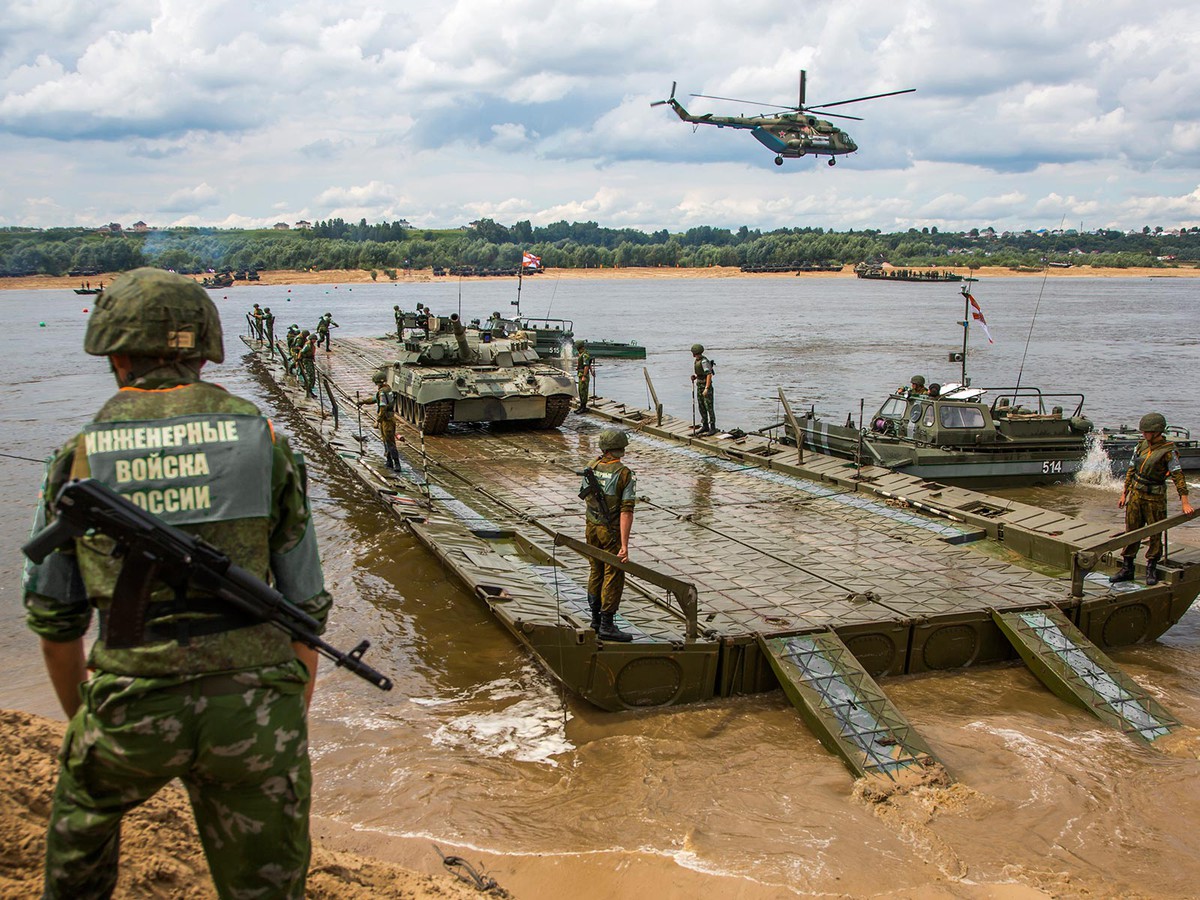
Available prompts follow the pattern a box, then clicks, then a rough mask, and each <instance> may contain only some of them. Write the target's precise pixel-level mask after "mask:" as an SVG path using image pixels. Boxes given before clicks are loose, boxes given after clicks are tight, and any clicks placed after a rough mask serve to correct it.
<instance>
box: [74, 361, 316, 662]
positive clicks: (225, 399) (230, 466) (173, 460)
mask: <svg viewBox="0 0 1200 900" xmlns="http://www.w3.org/2000/svg"><path fill="white" fill-rule="evenodd" d="M273 455H274V447H273V436H272V433H271V425H270V423H269V422H268V421H267V419H265V418H264V417H263V416H262V415H261V414H260V413H259V412H258V410H257V408H256V407H255V406H254V405H253V404H251V403H249V402H248V401H246V400H242V399H240V398H238V397H234V396H232V395H231V394H228V393H227V392H225V391H224V390H223V389H221V388H219V387H217V386H216V385H212V384H208V383H205V382H196V383H193V384H187V385H181V386H179V387H175V388H169V389H166V390H135V389H128V388H126V389H123V390H122V391H121V392H120V393H119V394H118V395H117V396H116V397H114V398H112V399H111V400H110V401H109V402H108V403H107V404H105V406H104V408H103V409H102V410H101V411H100V413H99V414H98V415H97V417H96V420H95V421H93V422H92V423H91V424H89V425H88V426H86V427H85V428H84V430H83V433H82V434H81V435H80V436H79V438H78V441H77V444H76V451H75V457H74V461H73V465H72V468H71V474H72V476H73V477H77V478H83V477H93V478H97V479H99V480H100V481H103V482H104V483H105V484H106V485H108V486H109V487H110V488H112V489H113V490H115V491H117V492H118V493H120V494H122V495H123V496H124V497H125V498H126V499H128V500H130V501H131V502H133V503H135V504H137V505H138V506H140V507H142V508H143V509H145V510H146V511H148V512H150V513H153V514H154V515H156V516H158V517H159V518H161V519H162V520H163V521H165V522H167V523H168V524H170V525H174V526H178V527H181V528H183V529H184V530H186V531H189V532H191V533H193V534H195V535H197V536H198V537H200V538H201V539H203V540H205V541H207V542H208V543H210V544H213V545H214V546H216V547H218V548H220V549H221V550H222V551H224V552H225V553H226V554H227V555H228V556H229V557H230V559H231V560H232V562H233V563H234V564H235V565H238V566H241V567H242V568H244V569H246V570H247V571H248V572H250V573H252V574H253V575H255V576H257V577H259V578H262V579H263V580H264V581H266V580H268V579H269V578H270V573H269V568H270V544H269V539H270V527H271V525H270V522H271V510H272V502H273V500H272V473H273ZM111 550H112V542H111V540H109V539H108V538H106V537H103V536H89V537H84V538H80V539H79V540H77V541H76V552H77V559H78V565H79V572H80V575H81V576H82V580H83V584H84V587H85V589H86V591H87V596H88V599H89V601H90V602H91V603H92V605H94V606H95V607H96V608H97V609H98V610H99V611H100V622H101V633H100V640H98V641H97V642H96V644H95V646H94V647H93V649H92V663H91V664H92V666H93V667H95V668H98V669H101V670H103V671H107V672H115V673H119V674H127V675H141V676H165V675H180V674H196V673H203V672H216V671H229V670H234V669H243V668H248V667H253V666H262V665H274V664H277V663H281V662H286V661H287V660H288V659H290V658H292V656H293V653H292V650H291V646H290V641H289V639H288V637H287V636H286V635H285V634H284V633H283V632H282V631H280V630H278V629H276V628H274V627H273V626H270V625H265V624H258V625H253V624H251V623H250V622H249V621H248V620H246V619H245V618H243V617H241V616H239V615H238V614H237V613H236V612H234V611H233V610H231V609H230V608H229V607H228V606H226V605H225V604H223V603H221V602H219V601H217V600H216V599H215V598H212V597H209V596H206V595H205V594H204V593H203V592H202V591H199V590H188V591H187V593H186V596H185V597H180V596H177V595H176V593H175V592H174V591H173V590H172V589H171V588H170V587H168V586H167V585H165V584H163V583H162V582H155V584H154V588H153V591H152V593H151V602H150V606H149V607H148V608H147V616H146V618H147V623H148V624H147V627H146V629H145V635H144V640H145V643H144V644H142V645H140V646H135V647H131V648H127V649H115V648H109V647H107V646H106V644H105V640H104V638H105V634H106V627H105V626H106V620H107V617H108V616H109V615H110V607H111V605H112V597H113V591H114V588H115V586H116V584H117V579H118V577H119V576H120V574H121V570H122V567H123V566H124V565H127V564H128V565H134V564H138V563H137V561H136V560H130V561H128V562H126V561H125V560H122V559H114V558H113V557H112V555H111ZM143 564H144V563H143Z"/></svg>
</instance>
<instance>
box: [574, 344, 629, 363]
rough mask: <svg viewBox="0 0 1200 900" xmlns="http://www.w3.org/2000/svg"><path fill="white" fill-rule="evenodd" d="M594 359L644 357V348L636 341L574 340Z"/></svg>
mask: <svg viewBox="0 0 1200 900" xmlns="http://www.w3.org/2000/svg"><path fill="white" fill-rule="evenodd" d="M575 343H576V345H577V346H578V345H579V344H583V345H584V346H586V347H587V352H588V353H590V354H592V356H594V357H595V358H596V359H645V358H646V348H645V347H643V346H642V345H641V344H639V343H638V342H637V341H576V342H575Z"/></svg>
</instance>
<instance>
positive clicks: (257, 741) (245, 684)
mask: <svg viewBox="0 0 1200 900" xmlns="http://www.w3.org/2000/svg"><path fill="white" fill-rule="evenodd" d="M183 371H184V367H178V366H177V367H164V368H163V369H158V370H154V371H153V372H151V373H149V374H147V375H146V376H144V377H143V378H140V379H137V380H135V381H134V383H133V386H132V387H127V388H123V389H122V390H121V391H120V392H119V393H118V394H117V395H116V396H114V397H113V398H112V399H111V400H109V401H108V403H107V404H105V406H104V407H103V409H101V411H100V413H99V414H98V415H97V417H96V419H95V421H94V422H93V423H92V424H90V425H89V426H87V428H86V429H85V430H84V432H83V434H81V435H79V436H78V438H76V439H73V440H72V441H70V442H69V443H68V444H67V445H66V446H65V447H64V448H63V449H62V450H61V451H60V452H59V453H58V455H56V456H55V457H54V459H53V460H52V461H51V463H50V465H49V468H48V470H47V478H46V483H45V484H44V486H43V493H42V497H41V502H39V504H38V514H37V517H36V520H35V527H41V526H42V525H43V524H45V522H46V521H47V520H48V519H50V518H51V517H52V515H53V511H52V510H51V509H50V508H49V507H48V505H47V503H48V501H49V500H50V499H51V498H53V497H54V496H56V494H57V491H58V488H59V487H60V486H61V485H62V484H63V483H65V482H66V481H67V480H68V479H69V478H73V477H75V478H81V477H95V478H98V479H100V480H101V481H103V482H105V483H106V484H108V485H109V486H110V487H112V488H114V489H115V490H118V491H119V492H121V493H122V494H124V495H125V496H126V497H128V498H129V499H131V500H132V501H133V502H135V503H137V504H138V505H140V506H143V507H144V508H146V509H147V510H149V511H150V512H153V513H155V514H156V515H160V516H161V517H162V518H163V519H164V520H165V521H167V522H168V523H169V524H172V525H176V526H178V527H182V528H184V529H185V530H187V531H189V532H191V533H193V534H195V535H197V536H198V537H200V538H202V539H204V540H206V541H208V542H210V543H212V544H214V545H216V546H218V547H220V548H221V549H223V550H224V551H225V552H226V553H228V554H229V556H230V557H231V559H232V561H233V562H234V563H235V564H237V565H239V566H242V567H244V568H245V569H247V570H248V571H249V572H251V573H253V574H255V575H257V576H258V577H260V578H262V579H264V580H270V581H273V583H274V584H275V586H276V587H277V588H278V589H279V590H280V592H281V593H283V594H284V596H286V597H287V598H288V599H289V600H290V601H292V602H293V603H295V604H296V605H297V606H299V607H300V608H301V609H303V610H304V611H305V612H307V613H308V614H310V615H311V616H313V617H314V618H316V619H317V621H318V622H320V623H321V627H322V629H323V628H324V622H325V618H326V616H327V615H328V611H329V604H330V598H329V595H328V594H327V593H326V592H325V589H324V582H323V578H322V575H321V567H320V560H319V558H318V554H317V545H316V537H315V533H314V531H313V528H312V523H311V520H310V517H309V510H308V501H307V499H306V497H305V487H304V479H303V473H302V470H301V464H300V462H299V461H298V460H297V458H296V457H294V456H293V455H292V453H291V451H290V449H289V448H288V445H287V441H286V440H285V439H284V438H283V437H282V436H280V435H275V434H274V433H273V430H272V429H271V426H270V423H269V422H268V421H267V420H266V419H265V418H263V417H262V415H261V414H260V413H259V411H258V409H257V408H256V407H255V406H254V405H253V404H251V403H249V402H248V401H245V400H242V399H240V398H238V397H234V396H232V395H230V394H228V393H226V392H225V391H224V390H223V389H221V388H219V387H217V386H216V385H212V384H208V383H206V382H201V381H196V380H194V379H190V380H189V379H187V378H186V377H184V376H183V375H182V374H181V373H182V372H183ZM111 549H112V542H111V541H110V540H109V539H108V538H105V537H103V536H91V537H84V538H80V539H78V540H77V541H76V542H75V547H74V548H73V550H63V551H59V552H56V553H52V554H50V555H49V556H48V557H47V558H46V560H45V561H44V562H43V563H41V564H40V565H34V564H32V563H29V564H27V566H26V577H25V593H24V600H25V606H26V609H27V621H28V624H29V627H30V628H31V629H32V630H33V631H34V632H36V633H37V634H38V635H39V636H41V637H42V638H44V639H46V640H49V641H58V642H70V641H74V640H77V639H79V638H81V637H82V636H83V635H84V634H85V633H86V632H87V630H88V627H89V624H90V622H91V618H92V611H93V609H96V610H98V611H99V616H100V623H101V625H100V637H99V639H98V640H97V641H96V642H95V644H94V645H93V647H92V650H91V655H90V657H89V660H88V667H89V669H91V670H92V677H91V678H90V679H89V680H88V681H87V682H85V683H84V684H83V685H82V686H81V689H80V695H81V698H82V701H83V702H82V706H81V707H80V708H79V710H78V712H77V713H76V714H75V716H74V717H73V718H72V720H71V722H70V724H69V726H68V729H67V735H66V740H65V742H64V746H63V751H62V754H61V757H60V762H61V768H60V773H59V780H58V785H57V788H56V790H55V795H54V806H53V809H52V810H51V816H50V829H49V833H48V837H47V851H46V894H45V896H46V897H52V898H56V897H72V898H77V897H107V896H109V894H110V893H111V891H112V889H113V886H114V885H115V883H116V877H117V862H118V846H119V834H120V825H121V817H122V815H123V814H124V813H125V812H127V811H129V810H131V809H133V808H135V807H136V806H138V805H139V804H140V803H141V802H143V801H144V800H146V799H147V798H149V797H150V796H151V795H153V794H154V793H155V792H156V791H157V790H158V789H159V788H161V787H163V786H164V785H165V784H167V782H169V781H170V780H171V779H173V778H179V779H181V780H182V781H183V783H184V785H185V786H186V787H187V790H188V793H189V795H190V797H191V800H192V806H193V810H194V812H195V816H196V822H197V826H198V830H199V834H200V839H201V841H202V843H203V846H204V851H205V855H206V856H207V858H208V863H209V867H210V870H211V872H212V876H213V880H214V882H215V884H216V887H217V891H218V893H219V894H220V896H221V897H296V898H299V897H303V896H304V884H305V877H306V872H307V867H308V858H309V852H310V843H309V834H308V812H309V805H310V798H311V774H310V770H309V760H308V748H307V727H306V723H305V709H304V689H305V684H306V683H307V681H308V674H307V672H306V670H305V668H304V665H303V664H302V663H301V662H300V661H299V660H298V659H297V658H296V656H295V653H294V651H293V649H292V646H291V642H290V638H289V637H288V635H286V634H285V633H284V632H282V631H280V630H279V629H277V628H274V627H273V626H271V625H266V624H259V625H250V626H246V625H244V623H242V622H233V623H231V622H230V620H229V618H228V614H222V613H221V612H218V611H216V610H214V609H213V608H212V607H211V605H206V603H205V597H204V595H203V593H202V592H200V591H189V592H188V595H187V598H186V600H185V601H184V603H185V608H184V609H183V610H182V612H181V610H180V609H179V608H178V607H177V606H176V605H175V599H176V598H175V597H174V593H173V592H172V591H171V590H170V589H169V588H166V587H165V586H164V585H161V583H160V584H159V585H158V587H157V588H156V590H155V591H154V593H153V594H152V597H151V599H152V602H151V605H150V607H149V611H148V615H147V626H146V631H145V638H146V643H144V644H142V645H140V646H136V647H133V648H129V649H113V648H108V647H107V646H106V645H105V634H106V620H107V617H108V614H109V608H110V606H111V604H112V594H113V590H114V587H115V584H116V580H117V576H118V574H119V573H120V569H121V565H122V562H121V560H118V559H114V558H113V557H112V556H111V555H110V552H111ZM213 602H214V601H212V600H211V599H210V600H208V604H212V603H213ZM185 620H186V621H187V623H188V624H187V625H186V626H183V625H181V624H180V623H181V622H183V621H185Z"/></svg>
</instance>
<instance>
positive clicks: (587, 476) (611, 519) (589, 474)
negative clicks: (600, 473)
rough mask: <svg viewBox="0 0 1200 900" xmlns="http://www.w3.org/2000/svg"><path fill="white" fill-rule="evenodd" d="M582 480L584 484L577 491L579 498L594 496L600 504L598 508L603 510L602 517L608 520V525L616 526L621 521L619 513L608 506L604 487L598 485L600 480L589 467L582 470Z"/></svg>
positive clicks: (610, 526) (585, 498) (584, 498)
mask: <svg viewBox="0 0 1200 900" xmlns="http://www.w3.org/2000/svg"><path fill="white" fill-rule="evenodd" d="M583 480H584V485H585V486H584V488H583V490H581V491H580V492H579V499H580V500H587V499H588V498H589V497H595V498H596V502H597V503H598V504H600V509H601V510H602V511H603V512H604V519H605V521H607V522H608V527H609V528H617V527H618V526H619V523H620V521H621V520H620V514H619V513H617V512H616V510H613V509H610V508H609V506H608V497H607V496H606V495H605V493H604V488H602V487H600V481H599V479H597V478H596V473H595V472H594V471H593V470H592V469H591V467H588V468H586V469H584V470H583Z"/></svg>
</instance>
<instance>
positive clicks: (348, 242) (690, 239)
mask: <svg viewBox="0 0 1200 900" xmlns="http://www.w3.org/2000/svg"><path fill="white" fill-rule="evenodd" d="M527 250H528V251H530V252H532V253H534V254H536V255H538V256H540V257H541V258H542V263H543V265H545V266H547V267H552V268H599V267H604V268H612V267H620V268H633V267H649V266H686V267H700V268H704V267H709V266H755V267H760V266H790V265H798V264H801V263H840V264H843V265H845V264H854V263H858V262H862V261H864V260H866V261H873V262H884V261H886V262H889V263H891V264H892V265H895V266H906V267H914V266H943V267H944V266H960V267H961V266H982V265H991V266H1015V267H1034V268H1036V267H1041V266H1043V265H1045V264H1046V263H1048V262H1057V263H1074V264H1077V265H1083V264H1087V265H1094V266H1105V267H1116V268H1125V267H1130V266H1170V265H1173V264H1177V263H1189V264H1190V263H1195V262H1198V261H1200V228H1186V229H1182V230H1181V231H1180V232H1179V233H1171V232H1166V231H1164V229H1162V228H1161V227H1157V228H1154V229H1151V228H1150V227H1149V226H1146V227H1145V228H1143V229H1142V230H1141V231H1140V232H1137V233H1133V234H1127V233H1125V232H1121V231H1099V232H1087V233H1075V232H1074V231H1066V232H1055V233H1046V232H1033V231H1025V232H1019V233H1016V232H1013V233H1009V232H1006V233H1003V234H996V233H994V232H993V230H992V229H990V228H985V229H982V230H980V229H976V228H973V229H971V230H970V231H966V232H943V231H938V229H937V228H922V229H919V230H918V229H916V228H910V229H908V230H907V231H903V232H894V233H888V234H885V233H883V232H881V231H878V230H870V229H868V230H863V231H840V232H839V231H831V230H826V229H824V228H807V227H806V228H780V229H776V230H773V231H768V232H763V231H761V230H758V229H751V228H748V227H746V226H742V227H741V228H738V229H736V230H731V229H725V228H714V227H711V226H699V227H696V228H689V229H688V230H687V231H684V232H681V233H674V234H673V233H670V232H668V231H666V230H665V229H664V230H662V231H653V232H644V231H639V230H637V229H633V228H603V227H601V226H600V225H598V224H596V223H595V222H571V223H568V222H565V221H562V222H555V223H552V224H550V225H545V226H537V227H535V226H533V225H531V224H530V223H529V222H528V221H520V222H517V223H516V224H514V225H512V226H504V225H501V224H499V223H497V222H494V221H493V220H491V219H480V220H479V221H478V222H474V223H472V224H471V225H470V226H469V227H467V228H458V229H447V230H436V231H435V230H427V231H421V230H419V229H413V228H410V227H409V226H408V225H407V224H405V223H401V222H395V223H388V222H383V223H379V224H376V225H368V224H367V222H366V220H365V219H363V220H362V221H360V222H359V223H358V224H357V225H355V224H350V223H347V222H345V221H343V220H341V219H330V220H329V221H327V222H318V223H316V225H314V226H313V228H311V229H304V230H288V231H283V230H280V231H276V230H273V229H263V230H224V229H215V228H172V229H167V230H162V231H152V232H150V233H148V234H138V235H133V234H119V233H118V234H113V233H109V232H104V233H102V232H98V231H95V230H91V229H78V228H51V229H45V230H38V229H21V228H6V229H0V275H32V274H45V275H66V274H69V273H72V272H75V273H81V274H83V275H86V274H91V273H99V272H116V271H125V270H127V269H132V268H136V267H137V266H143V265H154V266H160V267H162V268H167V269H174V270H175V271H177V272H182V273H185V274H195V273H200V272H206V271H208V270H210V269H211V270H216V271H225V270H233V271H241V270H258V269H292V270H304V269H366V270H369V271H370V270H378V271H382V272H384V273H385V274H388V275H389V276H390V275H392V274H393V273H394V272H395V271H397V270H403V269H427V268H430V267H433V266H441V267H444V268H449V267H450V266H455V265H468V266H477V267H497V268H499V267H515V266H517V265H519V264H520V262H521V254H522V253H523V252H524V251H527Z"/></svg>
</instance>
